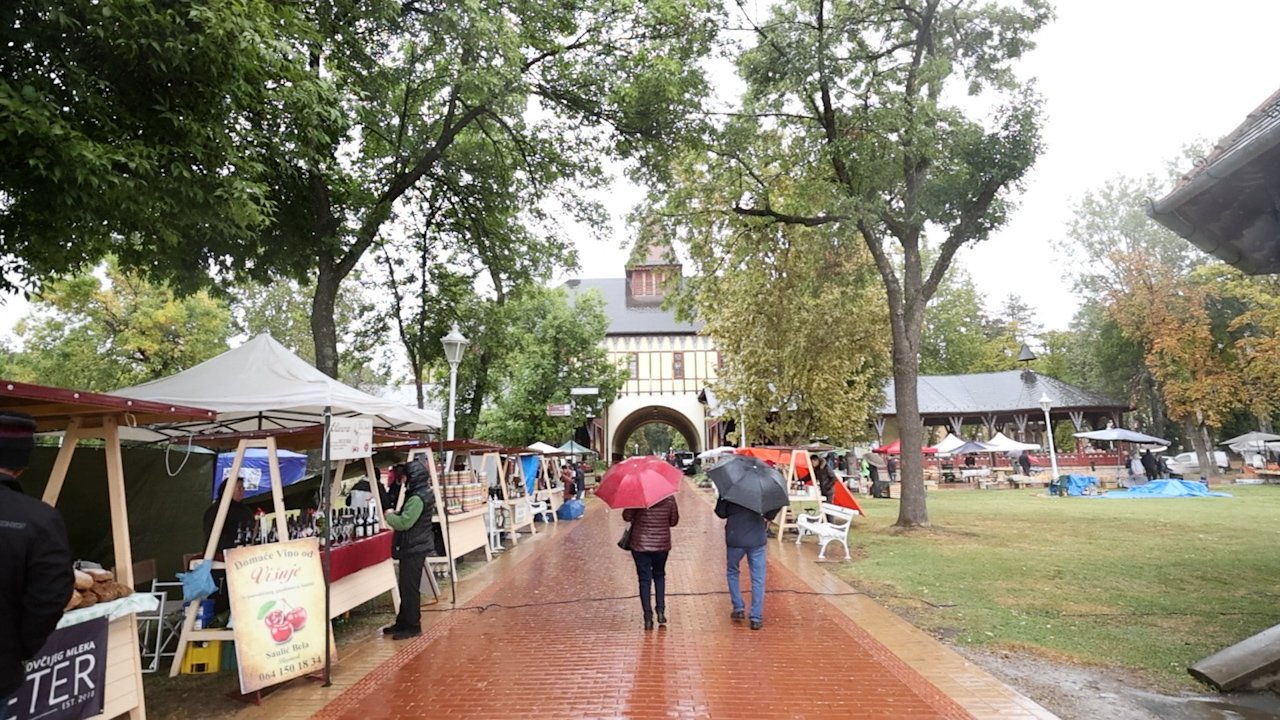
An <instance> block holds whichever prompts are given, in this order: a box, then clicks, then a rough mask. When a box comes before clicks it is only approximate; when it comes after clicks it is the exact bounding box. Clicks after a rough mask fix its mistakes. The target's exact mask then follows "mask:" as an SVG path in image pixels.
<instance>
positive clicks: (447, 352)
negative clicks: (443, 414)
mask: <svg viewBox="0 0 1280 720" xmlns="http://www.w3.org/2000/svg"><path fill="white" fill-rule="evenodd" d="M440 344H441V345H444V359H445V360H448V361H449V430H448V432H447V433H446V435H445V439H446V440H452V439H453V414H454V413H453V406H454V402H455V400H456V398H457V395H458V363H460V362H462V353H463V351H464V350H466V349H467V345H470V344H471V341H470V340H467V339H466V338H465V337H463V336H462V333H460V332H458V323H454V324H453V329H451V330H450V331H449V334H448V335H445V336H444V337H443V338H441V339H440Z"/></svg>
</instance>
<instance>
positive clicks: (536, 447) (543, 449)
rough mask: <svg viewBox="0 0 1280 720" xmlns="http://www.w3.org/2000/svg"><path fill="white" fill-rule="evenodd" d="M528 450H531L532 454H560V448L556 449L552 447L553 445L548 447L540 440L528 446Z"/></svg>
mask: <svg viewBox="0 0 1280 720" xmlns="http://www.w3.org/2000/svg"><path fill="white" fill-rule="evenodd" d="M529 449H530V450H532V451H534V452H536V453H542V454H543V455H546V454H547V453H558V452H560V448H558V447H556V446H554V445H548V444H546V443H544V442H542V441H541V440H539V441H538V442H536V443H534V444H532V445H530V446H529Z"/></svg>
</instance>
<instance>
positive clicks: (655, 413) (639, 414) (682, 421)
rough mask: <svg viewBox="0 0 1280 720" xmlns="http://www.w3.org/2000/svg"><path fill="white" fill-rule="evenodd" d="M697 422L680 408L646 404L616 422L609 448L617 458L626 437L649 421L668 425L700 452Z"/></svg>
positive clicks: (700, 436)
mask: <svg viewBox="0 0 1280 720" xmlns="http://www.w3.org/2000/svg"><path fill="white" fill-rule="evenodd" d="M698 422H700V421H699V420H695V419H694V418H691V417H689V416H688V415H686V414H684V413H683V412H681V411H680V410H677V409H676V408H672V407H666V406H663V405H646V406H644V407H641V408H637V409H635V410H632V411H631V412H630V413H628V414H627V415H626V417H624V418H622V420H621V421H619V422H618V425H617V426H616V428H615V429H614V431H613V442H612V445H613V447H611V448H610V451H611V452H612V455H613V457H615V458H619V457H622V456H623V455H625V454H626V451H627V448H626V444H627V438H629V437H631V434H632V433H634V432H635V431H636V430H639V429H640V428H641V427H643V426H645V425H648V424H650V423H660V424H663V425H669V426H670V427H671V428H672V429H674V430H675V431H676V432H678V433H680V436H681V437H683V438H684V441H685V443H686V444H688V446H689V449H690V450H692V451H693V452H695V453H699V452H702V451H703V450H704V448H703V447H702V433H700V432H699V431H698Z"/></svg>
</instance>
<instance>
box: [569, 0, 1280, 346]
mask: <svg viewBox="0 0 1280 720" xmlns="http://www.w3.org/2000/svg"><path fill="white" fill-rule="evenodd" d="M1277 27H1280V2H1275V1H1274V0H1217V1H1215V2H1208V3H1200V2H1197V3H1183V4H1181V6H1180V7H1179V5H1178V4H1175V3H1168V2H1153V1H1150V0H1060V2H1058V3H1057V19H1056V20H1055V21H1054V22H1053V23H1052V24H1051V25H1050V26H1049V27H1048V28H1047V29H1045V30H1044V31H1043V32H1041V33H1040V35H1039V36H1038V47H1037V48H1036V50H1035V51H1034V52H1033V53H1032V54H1031V55H1030V56H1029V57H1028V58H1027V59H1026V60H1025V61H1024V62H1023V63H1022V66H1023V68H1024V70H1025V72H1026V73H1027V74H1028V75H1030V76H1033V77H1035V78H1037V85H1038V88H1039V91H1040V93H1041V94H1042V95H1043V96H1044V98H1045V112H1046V118H1045V126H1044V138H1045V142H1046V146H1047V147H1046V150H1045V152H1044V154H1043V155H1041V157H1040V159H1039V161H1038V162H1037V163H1036V165H1035V167H1034V168H1033V169H1032V172H1031V173H1030V175H1029V177H1028V179H1027V182H1026V190H1025V192H1024V193H1023V194H1022V196H1021V197H1020V198H1019V200H1018V205H1019V208H1018V210H1017V211H1016V212H1015V213H1014V215H1013V216H1012V219H1011V222H1010V223H1009V224H1008V225H1007V226H1006V227H1005V228H1004V229H1003V230H1001V231H1000V232H999V233H998V234H996V235H995V236H993V237H992V239H990V240H989V241H987V242H985V243H982V244H979V245H977V246H974V247H972V248H970V249H966V250H963V251H961V253H960V254H959V255H958V256H957V257H958V262H959V263H960V264H962V265H963V266H964V267H966V268H967V269H968V271H969V273H970V274H971V275H972V276H973V278H974V281H975V282H976V283H977V285H978V287H979V289H980V290H981V291H982V292H983V293H985V294H986V296H987V299H988V306H989V310H990V311H993V312H994V311H995V310H997V309H998V308H999V306H1000V305H1001V304H1002V303H1003V300H1004V298H1005V297H1007V296H1008V295H1009V294H1010V293H1017V294H1018V295H1020V296H1021V297H1022V298H1023V300H1025V301H1026V302H1027V303H1028V304H1029V305H1030V306H1031V307H1032V308H1034V309H1035V310H1036V312H1037V313H1038V317H1037V319H1038V321H1039V322H1040V323H1041V324H1042V325H1043V326H1044V327H1045V328H1046V329H1065V328H1066V326H1067V324H1068V323H1069V322H1070V320H1071V316H1072V314H1073V313H1074V312H1075V309H1076V306H1077V302H1076V300H1075V298H1074V297H1073V295H1072V293H1071V291H1070V288H1069V287H1068V285H1067V283H1065V282H1064V281H1063V280H1062V270H1061V268H1062V267H1063V266H1064V265H1065V264H1067V263H1070V262H1072V259H1071V258H1067V257H1062V256H1060V255H1059V254H1058V253H1057V252H1056V251H1055V250H1054V248H1053V245H1054V241H1055V240H1058V239H1061V238H1063V237H1064V236H1065V229H1066V226H1067V222H1068V220H1069V218H1070V209H1071V207H1072V206H1073V205H1074V203H1075V201H1076V200H1077V199H1078V198H1079V197H1080V196H1081V195H1082V194H1084V193H1085V192H1087V191H1089V190H1090V189H1093V188H1096V187H1099V186H1101V185H1102V183H1104V182H1105V181H1106V180H1108V179H1110V178H1113V177H1115V176H1117V175H1130V176H1143V175H1147V174H1152V173H1155V174H1161V173H1163V172H1164V168H1165V165H1166V163H1167V162H1168V161H1170V160H1172V159H1173V158H1175V157H1176V156H1177V155H1178V153H1179V152H1180V150H1181V148H1182V147H1183V146H1184V145H1186V144H1188V143H1190V142H1192V141H1194V140H1196V139H1197V138H1202V137H1204V138H1209V139H1210V140H1212V141H1217V140H1218V139H1219V138H1221V137H1222V136H1223V135H1226V134H1227V133H1229V132H1230V131H1231V130H1233V129H1234V128H1235V127H1236V125H1238V124H1240V122H1242V121H1243V120H1244V117H1245V115H1247V114H1248V113H1249V112H1250V111H1252V110H1253V109H1254V108H1255V107H1257V106H1258V105H1260V104H1261V103H1262V101H1264V100H1266V99H1267V97H1269V96H1270V95H1271V93H1272V92H1274V91H1275V90H1276V88H1277V87H1278V86H1280V76H1278V75H1277V74H1276V72H1275V69H1276V68H1280V63H1277V61H1276V53H1275V49H1274V48H1275V32H1276V28H1277ZM1268 67H1270V68H1273V69H1272V70H1270V71H1268V70H1267V68H1268ZM639 199H640V194H639V192H638V191H637V190H636V189H635V188H629V187H625V186H619V187H618V188H616V191H615V192H614V193H613V194H612V195H610V198H609V205H610V207H611V208H612V209H613V211H614V216H615V223H614V231H615V232H614V239H613V240H608V241H600V242H592V241H591V240H589V239H587V238H585V237H583V238H580V239H579V240H578V248H579V252H580V254H581V261H582V272H581V275H582V276H583V277H621V276H622V275H623V267H622V265H623V263H624V262H625V261H626V255H625V254H623V253H620V252H619V249H618V248H619V246H620V245H622V246H625V247H628V248H629V247H630V245H631V241H630V234H629V232H628V231H627V229H626V227H625V226H624V224H623V222H622V219H621V218H622V216H623V215H625V213H626V212H627V211H628V210H629V209H630V206H631V204H632V203H635V202H637V201H638V200H639Z"/></svg>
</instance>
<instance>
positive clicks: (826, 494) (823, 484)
mask: <svg viewBox="0 0 1280 720" xmlns="http://www.w3.org/2000/svg"><path fill="white" fill-rule="evenodd" d="M813 478H814V480H816V481H817V483H818V490H819V491H820V492H821V493H822V497H823V498H825V499H826V501H827V502H831V500H832V498H833V497H834V493H835V485H836V476H835V473H832V472H831V468H829V467H827V461H826V460H825V459H824V458H823V457H822V456H818V457H815V458H814V459H813Z"/></svg>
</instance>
